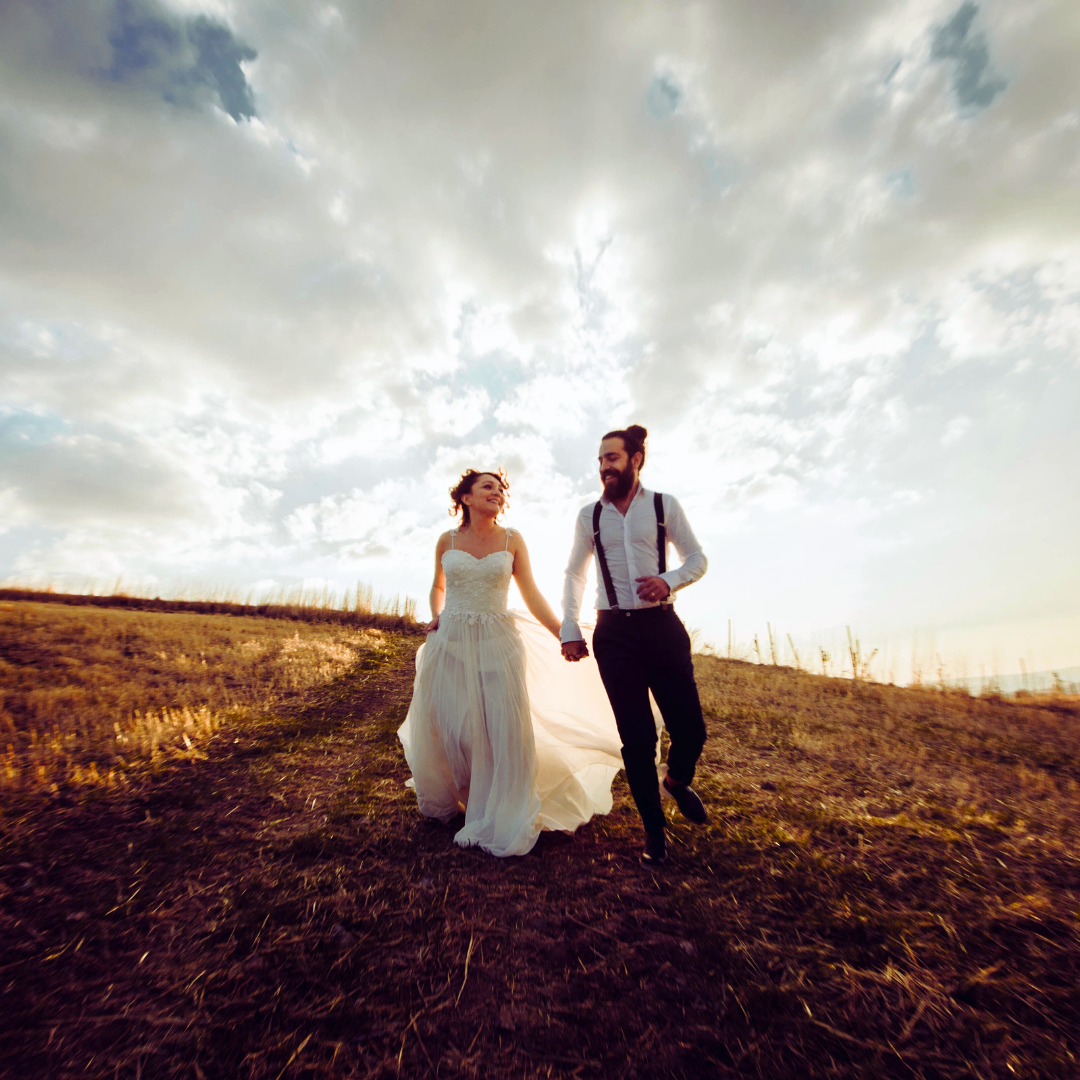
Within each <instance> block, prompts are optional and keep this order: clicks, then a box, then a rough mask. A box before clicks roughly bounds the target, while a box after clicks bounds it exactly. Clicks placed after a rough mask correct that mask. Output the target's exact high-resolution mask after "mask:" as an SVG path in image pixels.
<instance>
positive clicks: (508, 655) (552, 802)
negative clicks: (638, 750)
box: [398, 611, 622, 856]
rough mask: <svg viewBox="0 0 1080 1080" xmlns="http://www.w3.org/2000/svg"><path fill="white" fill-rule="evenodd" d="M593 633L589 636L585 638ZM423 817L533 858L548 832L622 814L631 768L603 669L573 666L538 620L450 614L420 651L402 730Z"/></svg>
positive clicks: (588, 663)
mask: <svg viewBox="0 0 1080 1080" xmlns="http://www.w3.org/2000/svg"><path fill="white" fill-rule="evenodd" d="M587 633H588V631H586V634H587ZM398 737H399V738H400V739H401V744H402V746H403V748H404V750H405V758H406V760H407V761H408V763H409V768H410V769H411V770H412V779H411V780H410V781H409V784H410V786H411V787H413V788H414V790H415V791H416V798H417V802H418V803H419V806H420V812H421V813H422V814H424V815H425V816H427V817H434V818H438V819H439V820H441V821H450V820H451V819H452V818H454V817H455V816H456V815H458V814H460V813H461V812H462V811H464V813H465V824H464V826H463V827H462V829H461V830H460V831H459V832H458V833H457V835H456V836H455V837H454V839H455V841H456V842H457V843H459V844H461V845H463V846H473V845H476V846H479V847H482V848H483V849H484V850H485V851H488V852H490V853H491V854H492V855H499V856H504V855H524V854H526V853H527V852H528V851H530V850H531V849H532V847H533V845H534V844H535V843H536V838H537V835H538V834H539V832H540V830H541V829H561V830H566V831H572V830H574V829H576V828H577V827H578V826H579V825H580V824H582V823H583V822H585V821H588V820H589V818H591V817H592V816H593V814H606V813H608V812H610V810H611V782H612V780H614V778H615V774H616V773H617V772H618V771H619V769H621V768H622V755H621V742H620V739H619V734H618V731H617V730H616V727H615V718H614V716H613V715H612V712H611V706H610V704H609V703H608V699H607V694H606V693H605V692H604V687H603V684H602V683H601V681H600V676H599V673H598V672H597V670H596V665H595V662H594V661H592V660H591V659H589V660H585V661H581V662H579V663H576V664H568V663H567V662H566V661H565V660H564V659H563V658H562V655H561V652H560V650H559V644H558V642H557V641H556V640H555V639H554V637H552V635H551V634H549V633H548V632H547V631H546V630H545V629H544V628H543V627H542V626H541V625H540V624H539V623H538V622H537V621H536V620H535V619H534V618H533V617H532V616H531V615H526V614H524V613H522V612H516V611H512V612H507V613H505V614H499V615H452V614H451V615H446V614H444V615H443V617H442V619H441V620H440V623H439V629H438V630H436V631H435V632H434V633H433V634H431V635H429V637H428V640H427V641H426V642H425V644H424V645H422V646H421V647H420V651H419V652H418V653H417V655H416V681H415V684H414V688H413V699H412V704H411V705H410V707H409V714H408V716H407V717H406V718H405V723H404V724H402V726H401V728H400V730H399V731H398Z"/></svg>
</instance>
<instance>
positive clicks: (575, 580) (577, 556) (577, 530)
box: [559, 507, 593, 645]
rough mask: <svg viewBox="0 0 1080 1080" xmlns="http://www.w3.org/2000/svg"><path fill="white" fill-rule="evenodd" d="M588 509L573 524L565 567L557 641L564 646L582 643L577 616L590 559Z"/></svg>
mask: <svg viewBox="0 0 1080 1080" xmlns="http://www.w3.org/2000/svg"><path fill="white" fill-rule="evenodd" d="M588 510H589V508H588V507H586V508H585V510H583V511H582V512H581V513H580V514H578V516H577V521H575V522H574V546H573V547H572V548H571V550H570V561H569V563H567V565H566V580H565V582H564V583H563V598H562V609H563V621H562V627H561V629H560V632H559V640H560V641H561V642H562V643H563V644H564V645H565V644H566V643H567V642H569V641H583V640H584V639H583V638H582V636H581V627H580V626H578V616H579V615H580V613H581V601H582V599H583V597H584V596H585V575H586V574H587V573H588V570H589V560H590V559H591V558H592V554H593V545H592V532H591V530H590V529H589V523H588V521H587V520H586V518H587V515H588Z"/></svg>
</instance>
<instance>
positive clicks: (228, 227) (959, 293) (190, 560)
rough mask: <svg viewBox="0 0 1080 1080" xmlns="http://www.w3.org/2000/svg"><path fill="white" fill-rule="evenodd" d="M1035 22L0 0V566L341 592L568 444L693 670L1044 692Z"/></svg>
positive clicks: (1048, 36) (162, 585) (554, 516)
mask: <svg viewBox="0 0 1080 1080" xmlns="http://www.w3.org/2000/svg"><path fill="white" fill-rule="evenodd" d="M1078 52H1080V6H1078V5H1077V4H1076V3H1075V0H984V2H980V3H975V2H972V0H964V2H962V3H957V2H956V0H948V2H938V0H906V2H905V0H882V2H879V3H873V4H867V3H865V2H864V0H816V2H810V0H723V2H721V0H713V2H710V3H704V2H679V0H666V2H664V3H650V2H637V0H617V2H604V0H592V2H590V3H588V4H582V3H580V2H577V0H574V2H563V0H546V2H545V3H543V4H536V3H527V2H524V0H520V2H510V0H505V2H500V0H483V2H479V0H459V2H456V3H454V4H432V3H430V2H423V3H420V2H413V3H402V2H390V0H356V2H341V3H337V4H331V3H326V4H322V3H316V2H311V0H274V2H259V0H0V579H3V580H6V581H8V582H22V583H52V584H53V585H55V586H56V587H57V588H64V589H81V588H91V587H93V588H105V589H111V588H112V587H114V586H115V584H116V582H117V581H118V580H119V581H121V582H122V583H123V587H125V588H129V589H132V590H135V589H138V590H147V591H149V592H150V593H152V594H153V593H160V594H162V595H166V594H174V593H176V592H178V591H179V590H183V589H186V590H188V591H189V592H190V591H191V590H194V591H195V592H198V591H200V590H202V591H203V592H204V593H206V592H209V591H212V590H222V589H231V590H236V591H238V592H246V591H247V590H251V589H255V590H256V591H259V590H262V591H267V590H272V589H275V588H280V587H283V586H291V585H294V584H296V583H301V582H302V583H306V584H308V585H309V586H313V587H314V586H322V585H327V584H328V585H332V586H336V587H342V588H343V587H345V586H346V585H350V584H353V583H355V582H357V581H362V582H366V583H370V584H371V585H373V586H374V587H375V589H376V591H378V592H381V593H383V594H385V595H403V596H404V595H408V596H412V597H415V598H417V600H418V601H419V606H420V613H421V615H425V614H426V607H427V599H426V598H427V591H428V588H429V586H430V579H431V572H432V554H433V550H434V544H435V540H436V538H437V537H438V535H439V533H440V532H442V531H443V530H445V529H446V528H447V527H448V525H449V524H450V518H449V517H448V514H447V509H448V506H449V499H448V494H447V492H448V489H449V488H450V487H451V486H452V485H453V483H454V482H455V481H456V479H457V477H458V476H459V474H460V473H461V472H462V471H463V470H464V469H465V468H468V467H478V468H493V467H498V466H501V467H503V468H505V469H506V471H507V473H508V474H509V478H510V484H511V503H510V509H509V513H508V516H507V522H508V523H509V524H510V525H512V526H515V527H517V528H518V529H520V530H521V531H522V533H523V535H524V536H525V539H526V542H527V543H528V545H529V548H530V551H531V553H532V557H533V562H534V566H535V570H536V574H537V580H538V583H539V584H540V586H541V588H542V590H543V591H544V593H545V594H546V595H547V596H548V598H549V599H550V600H551V601H552V602H553V603H554V604H555V605H556V606H557V605H558V600H559V596H560V593H561V584H562V570H563V567H564V566H565V562H566V557H567V554H568V552H569V547H570V540H571V532H572V527H573V519H574V516H575V513H576V511H577V510H578V509H579V508H580V507H581V506H582V505H584V504H585V503H587V502H589V501H591V500H592V499H594V498H595V497H596V494H597V492H598V483H597V476H596V462H595V458H596V452H597V447H598V442H599V438H600V436H601V435H602V434H603V433H604V432H605V431H607V430H609V429H611V428H614V427H621V426H625V425H626V424H628V423H632V422H636V423H641V424H643V425H645V426H646V427H647V428H648V429H649V432H650V441H649V452H648V460H647V464H646V466H645V471H644V474H643V480H644V482H645V483H646V485H647V486H649V487H650V488H652V489H659V490H663V491H668V492H671V493H672V494H674V495H676V496H677V497H678V498H679V500H680V502H681V503H682V505H683V507H684V508H685V510H686V512H687V515H688V517H689V519H690V522H691V524H692V525H693V527H694V529H695V531H696V533H697V535H698V538H699V539H700V541H701V543H702V545H703V548H704V550H705V552H706V554H707V556H708V558H709V571H708V573H707V575H706V577H705V578H704V579H702V581H700V582H699V583H697V584H695V585H694V586H692V587H690V588H688V589H687V590H686V591H685V592H683V593H681V594H680V596H679V602H678V607H679V610H680V611H681V612H682V615H683V618H684V620H685V621H686V622H687V624H688V625H689V626H691V627H692V628H694V629H695V630H697V631H698V632H699V639H698V640H699V641H700V642H702V643H711V644H713V645H714V646H715V647H717V648H718V649H719V651H721V652H726V649H727V640H728V636H727V635H728V625H729V620H730V624H731V627H732V636H733V641H734V643H735V646H734V647H735V651H736V652H738V651H739V650H740V649H741V650H742V651H743V653H746V652H747V651H748V650H752V645H751V643H752V639H753V635H754V634H757V635H759V644H761V645H762V647H763V648H764V642H765V641H766V640H767V633H768V630H767V624H768V626H771V628H772V631H773V633H774V636H775V637H776V638H777V641H778V648H779V649H780V650H781V655H782V657H783V658H785V659H788V660H789V659H790V645H789V644H788V643H787V635H788V634H790V635H791V641H792V642H793V643H794V645H795V648H797V649H801V650H802V654H801V655H802V660H803V662H807V658H808V657H809V656H811V655H813V656H816V657H817V660H816V663H818V664H820V655H819V654H818V653H817V652H816V651H813V650H816V649H818V648H820V647H822V646H824V647H825V648H826V649H827V650H829V651H831V653H832V654H833V657H834V663H835V664H836V667H837V670H839V666H840V661H839V659H838V653H839V651H840V648H839V646H840V643H841V642H842V641H843V640H844V639H845V637H846V631H845V629H844V628H845V627H846V626H851V627H852V632H853V633H854V634H856V635H858V636H859V639H860V641H861V642H862V643H863V647H864V649H865V651H866V652H867V653H869V652H870V651H871V650H872V649H873V648H877V649H879V655H878V658H877V660H876V661H875V662H876V663H877V665H878V674H879V677H893V678H896V679H899V680H906V679H909V678H911V677H912V674H913V667H914V668H915V669H917V672H918V673H919V674H921V676H922V677H924V678H926V677H929V674H930V673H934V674H935V675H936V673H937V671H938V670H940V669H941V668H945V669H947V670H948V671H949V672H950V673H951V674H953V675H968V676H971V675H977V674H978V673H979V672H980V671H986V672H1013V671H1016V670H1017V669H1018V664H1019V662H1020V660H1023V661H1024V663H1025V664H1026V666H1027V668H1028V670H1032V671H1034V670H1039V669H1045V668H1050V667H1054V666H1068V665H1075V664H1078V663H1080V575H1078V574H1077V572H1076V566H1077V558H1076V550H1077V539H1078V536H1080V498H1078V495H1080V491H1078V488H1080V483H1078V475H1080V470H1078V469H1077V467H1076V462H1077V460H1078V459H1080V424H1078V423H1077V422H1076V419H1075V418H1076V416H1077V413H1078V407H1080V360H1078V356H1080V154H1078V151H1080V65H1078V64H1076V62H1075V58H1076V56H1077V55H1078Z"/></svg>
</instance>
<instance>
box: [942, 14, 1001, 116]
mask: <svg viewBox="0 0 1080 1080" xmlns="http://www.w3.org/2000/svg"><path fill="white" fill-rule="evenodd" d="M978 14H979V5H978V4H975V3H973V2H972V0H965V2H964V3H963V4H961V5H960V7H958V8H957V9H956V13H955V14H954V15H953V17H952V18H951V19H949V21H948V22H946V23H945V24H944V25H943V26H940V27H938V29H937V30H936V31H935V32H934V38H933V43H932V44H931V46H930V55H931V56H932V57H933V58H934V59H935V60H942V61H952V62H953V64H952V68H953V75H952V88H953V93H954V94H956V100H957V101H958V102H959V103H960V106H961V107H962V108H971V109H985V108H987V106H989V105H990V103H991V102H992V101H993V100H994V98H996V97H997V96H998V94H1000V93H1001V92H1002V91H1003V90H1004V89H1005V87H1006V86H1007V85H1008V83H1007V82H1006V81H1005V79H1003V78H1002V77H1001V76H1000V75H994V74H992V73H991V70H990V48H989V45H988V43H987V40H986V35H985V34H984V33H982V32H981V31H975V32H972V24H973V23H974V22H975V19H976V16H977V15H978Z"/></svg>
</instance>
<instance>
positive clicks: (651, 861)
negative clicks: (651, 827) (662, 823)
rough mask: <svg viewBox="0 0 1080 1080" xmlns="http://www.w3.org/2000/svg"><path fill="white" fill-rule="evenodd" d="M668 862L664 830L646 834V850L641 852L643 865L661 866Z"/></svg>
mask: <svg viewBox="0 0 1080 1080" xmlns="http://www.w3.org/2000/svg"><path fill="white" fill-rule="evenodd" d="M666 862H667V840H666V839H665V837H664V830H663V829H657V830H656V832H647V833H646V834H645V850H644V851H643V852H642V853H641V865H642V866H661V865H663V864H664V863H666Z"/></svg>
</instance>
